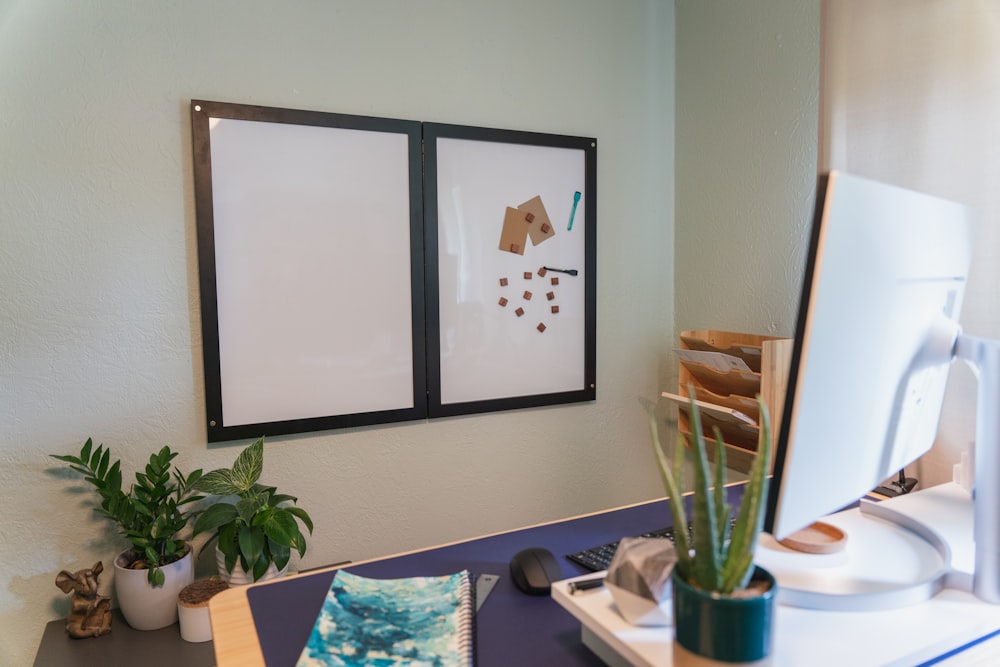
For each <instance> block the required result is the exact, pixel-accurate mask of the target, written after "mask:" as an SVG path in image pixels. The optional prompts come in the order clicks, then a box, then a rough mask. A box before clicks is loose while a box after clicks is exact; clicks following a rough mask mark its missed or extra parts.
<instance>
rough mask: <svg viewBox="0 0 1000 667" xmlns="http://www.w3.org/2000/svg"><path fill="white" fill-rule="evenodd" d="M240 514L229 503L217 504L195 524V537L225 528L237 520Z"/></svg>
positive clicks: (206, 511) (199, 517)
mask: <svg viewBox="0 0 1000 667" xmlns="http://www.w3.org/2000/svg"><path fill="white" fill-rule="evenodd" d="M238 516H239V513H238V512H237V511H236V507H235V506H234V505H230V504H229V503H216V504H214V505H211V506H210V507H209V508H208V509H206V510H205V511H204V512H202V513H201V514H200V515H199V516H198V520H197V521H195V523H194V535H199V534H201V533H205V532H208V531H211V530H215V529H216V528H218V527H220V526H223V525H225V524H227V523H229V522H230V521H233V520H234V519H236V517H238Z"/></svg>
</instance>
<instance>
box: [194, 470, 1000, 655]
mask: <svg viewBox="0 0 1000 667" xmlns="http://www.w3.org/2000/svg"><path fill="white" fill-rule="evenodd" d="M739 490H740V489H739V487H735V488H731V489H730V490H729V492H730V499H731V502H732V501H733V500H736V499H737V498H738V495H739ZM670 523H671V517H670V514H669V508H668V506H667V501H665V500H657V501H651V502H648V503H641V504H638V505H633V506H629V507H625V508H619V509H615V510H610V511H607V512H600V513H596V514H592V515H587V516H583V517H576V518H572V519H567V520H564V521H558V522H553V523H549V524H544V525H540V526H533V527H529V528H524V529H521V530H515V531H511V532H507V533H502V534H498V535H491V536H487V537H482V538H478V539H474V540H469V541H465V542H459V543H455V544H450V545H445V546H441V547H436V548H432V549H427V550H423V551H417V552H413V553H408V554H402V555H399V556H394V557H391V558H385V559H380V560H373V561H368V562H364V563H358V564H355V565H351V566H348V567H347V568H346V569H348V570H350V571H351V572H353V573H356V574H359V575H363V576H368V577H376V578H392V577H407V576H418V575H428V576H429V575H442V574H448V573H451V572H455V571H458V570H462V569H468V570H470V571H472V572H473V573H476V574H497V575H500V577H501V578H500V581H499V582H498V583H497V585H496V587H495V588H494V589H493V592H492V593H491V594H490V596H489V598H488V599H487V600H486V602H485V604H484V605H483V607H482V609H481V610H480V612H479V615H478V617H477V618H478V627H477V633H478V635H477V649H478V658H479V665H480V666H481V667H492V666H494V665H496V666H504V667H506V666H508V665H524V666H528V667H531V666H533V665H539V666H541V665H546V666H548V665H582V666H594V667H597V666H599V665H603V664H604V663H603V662H601V660H600V659H598V657H597V656H596V655H595V654H594V653H592V652H590V650H589V649H587V648H586V647H585V646H584V645H583V643H582V642H581V621H582V620H584V617H585V616H586V613H589V610H586V609H585V610H583V611H584V612H586V613H581V614H577V615H574V613H575V612H574V613H570V612H569V611H567V610H566V609H564V608H562V607H561V606H560V605H559V604H558V603H557V602H556V601H555V600H554V599H553V598H550V597H532V596H528V595H524V594H523V593H521V592H520V591H518V590H517V589H516V588H515V587H514V584H513V583H512V582H511V580H510V576H509V570H508V563H509V560H510V558H511V556H513V555H514V554H515V553H517V552H518V551H520V550H521V549H523V548H525V547H529V546H540V547H545V548H547V549H549V550H551V551H552V552H553V553H554V554H556V555H557V557H558V560H559V562H560V565H561V566H562V569H563V574H564V575H565V576H566V578H567V579H569V578H572V577H575V576H579V575H582V574H586V572H585V571H584V570H583V569H582V568H580V567H579V566H577V565H575V564H574V563H571V562H570V561H569V560H567V559H565V558H564V557H563V556H564V554H568V553H573V552H576V551H580V550H582V549H585V548H588V547H591V546H595V545H598V544H602V543H605V542H610V541H613V540H616V539H619V538H620V537H622V536H623V535H638V534H641V533H643V532H645V531H648V530H650V529H655V528H660V527H663V526H666V525H670ZM333 576H334V569H333V568H331V569H327V570H320V571H317V572H315V573H310V574H302V575H298V576H294V577H289V578H285V579H282V580H278V581H274V582H267V583H263V584H255V585H253V586H250V587H242V588H236V589H230V590H228V591H225V592H224V593H222V594H220V595H217V596H216V597H214V598H213V599H212V601H211V603H210V609H211V614H212V629H213V635H214V643H215V651H216V660H217V663H218V666H219V667H230V666H235V665H238V666H240V667H243V666H246V667H261V666H263V665H265V664H266V665H268V666H270V667H275V666H278V665H292V664H294V662H295V659H296V658H297V656H298V652H299V651H300V650H301V648H302V646H303V645H304V644H305V641H306V639H307V637H308V635H309V632H310V630H311V629H312V624H313V621H314V620H315V618H316V615H317V614H318V613H319V608H320V606H321V605H322V601H323V598H324V596H325V595H326V592H327V590H328V588H329V584H330V582H331V581H332V579H333ZM560 586H565V583H561V584H556V595H557V596H558V595H559V593H560V592H561V589H560V588H559V587H560ZM587 595H592V596H593V597H588V598H587V599H588V600H593V601H595V602H598V601H601V600H603V601H604V603H605V604H606V603H607V599H606V598H605V597H603V596H606V595H607V592H606V590H605V591H601V592H594V593H588V594H587ZM942 595H945V594H942ZM954 595H957V596H958V598H957V599H956V598H954V597H952V596H954ZM962 595H963V594H954V593H950V592H949V593H948V594H947V596H946V597H945V598H943V599H942V605H939V606H943V607H947V608H957V607H954V605H959V606H961V605H962V604H967V603H969V600H967V599H965V598H962ZM254 599H256V600H257V602H254ZM914 609H915V610H916V612H915V613H916V615H917V616H920V615H921V614H926V613H928V611H933V610H932V609H931V608H930V607H927V608H924V609H918V608H917V607H915V608H914ZM800 612H801V613H800ZM911 613H914V612H912V611H911ZM935 613H936V612H935ZM822 614H833V616H829V617H823V618H820V615H822ZM996 617H997V618H998V619H1000V608H996ZM783 618H793V620H794V624H795V628H794V631H795V632H796V633H798V632H800V631H801V630H802V629H803V628H805V629H807V630H808V629H809V628H813V627H815V626H816V625H819V626H821V627H822V629H823V632H822V633H820V634H821V635H822V636H821V637H818V638H817V641H816V642H815V646H814V647H813V648H812V653H811V660H810V661H809V664H812V665H820V664H837V665H838V666H839V665H842V664H845V663H843V662H833V663H825V662H824V656H825V654H824V651H825V650H827V648H828V647H830V646H831V645H837V646H839V645H843V644H845V643H850V642H852V641H854V637H853V636H852V634H851V633H852V632H855V631H856V630H857V628H858V627H859V626H858V625H857V623H856V621H857V615H856V614H854V613H846V612H807V611H805V610H794V609H791V608H782V609H781V613H780V614H779V620H778V622H779V624H782V623H783V622H784V621H783V620H782V619H783ZM871 620H872V621H873V623H872V624H869V625H867V626H864V623H862V626H864V627H866V628H867V634H868V635H870V636H874V637H876V638H877V637H878V635H879V628H878V627H877V624H875V623H874V622H877V621H878V620H879V619H877V618H874V617H873V618H872V619H871ZM257 627H262V628H265V629H264V631H263V632H262V633H261V634H258V630H257ZM997 628H1000V620H997V622H996V623H994V624H993V625H991V626H990V628H989V629H985V628H980V627H976V628H970V630H971V634H969V637H968V638H966V639H964V640H963V642H959V643H957V644H956V643H950V644H949V645H939V646H936V647H934V649H935V652H934V653H933V655H931V656H929V657H930V658H932V659H933V660H935V662H933V663H927V664H940V665H942V667H951V665H952V664H955V665H958V664H973V663H969V662H967V661H965V660H964V659H963V658H962V656H957V657H956V658H952V659H950V660H946V659H944V658H941V657H940V656H942V655H944V654H945V653H947V652H948V651H950V650H952V649H954V648H957V647H960V646H962V644H963V643H964V642H970V641H972V640H973V639H974V637H982V636H984V635H986V634H988V632H989V630H991V629H997ZM660 632H661V634H662V633H667V637H668V639H667V643H668V644H669V633H670V632H671V631H670V630H669V629H666V630H662V631H660ZM776 632H777V633H778V636H781V635H782V629H781V628H780V627H779V628H777V629H776ZM583 634H584V635H586V634H587V633H586V632H583ZM661 639H662V636H661ZM996 643H997V641H996V640H995V641H993V642H991V646H990V647H989V648H988V651H989V652H990V653H992V655H993V657H994V662H983V663H975V664H983V665H986V664H995V656H996V655H997V653H996V651H998V650H1000V649H998V647H997V646H996ZM776 653H777V651H776ZM906 654H907V651H900V652H899V653H896V654H894V655H906ZM909 654H911V655H912V654H913V651H909ZM265 656H266V662H265ZM668 664H669V663H668ZM777 664H781V663H780V662H779V663H777ZM850 664H851V665H852V667H862V666H863V665H869V664H885V661H884V660H882V659H879V660H878V661H875V662H872V661H867V662H866V661H865V660H860V661H854V662H851V663H850ZM897 664H898V665H899V666H900V667H903V666H912V665H915V664H920V663H918V662H913V661H909V662H907V661H906V660H904V661H903V662H900V663H897Z"/></svg>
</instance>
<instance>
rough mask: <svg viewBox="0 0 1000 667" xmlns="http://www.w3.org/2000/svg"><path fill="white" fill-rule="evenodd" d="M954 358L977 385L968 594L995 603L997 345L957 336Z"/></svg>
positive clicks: (999, 454) (998, 591) (999, 419)
mask: <svg viewBox="0 0 1000 667" xmlns="http://www.w3.org/2000/svg"><path fill="white" fill-rule="evenodd" d="M955 358H956V359H962V360H964V361H966V362H967V363H968V364H969V366H971V367H972V370H973V372H974V373H975V375H976V378H977V379H978V381H979V391H978V400H977V402H976V444H975V453H974V455H973V456H974V461H973V465H974V467H975V486H974V487H973V494H974V499H975V503H974V504H975V520H974V539H975V543H976V569H975V575H974V578H973V584H972V587H973V593H975V594H976V596H977V597H979V598H980V599H982V600H986V601H987V602H992V603H994V604H998V603H1000V341H994V340H984V339H981V338H974V337H972V336H967V335H965V334H961V335H959V336H958V340H957V342H956V345H955Z"/></svg>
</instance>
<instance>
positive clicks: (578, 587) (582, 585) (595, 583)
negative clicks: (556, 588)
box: [569, 577, 604, 595]
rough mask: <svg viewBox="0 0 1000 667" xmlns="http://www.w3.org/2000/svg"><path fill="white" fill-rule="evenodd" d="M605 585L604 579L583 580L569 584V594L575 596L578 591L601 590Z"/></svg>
mask: <svg viewBox="0 0 1000 667" xmlns="http://www.w3.org/2000/svg"><path fill="white" fill-rule="evenodd" d="M603 585H604V577H599V578H597V579H583V580H581V581H571V582H569V594H570V595H573V594H575V593H576V592H577V591H589V590H590V589H591V588H600V587H601V586H603Z"/></svg>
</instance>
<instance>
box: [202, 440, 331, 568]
mask: <svg viewBox="0 0 1000 667" xmlns="http://www.w3.org/2000/svg"><path fill="white" fill-rule="evenodd" d="M263 469H264V438H260V439H258V440H257V441H256V442H254V443H253V444H251V445H249V446H248V447H246V448H245V449H244V450H243V451H242V452H240V454H239V456H237V457H236V461H235V462H234V463H233V467H232V468H228V469H227V468H220V469H218V470H213V471H211V472H209V473H206V474H205V475H204V476H203V477H202V478H201V480H200V481H199V482H198V485H197V488H198V490H200V491H203V492H205V493H209V494H211V495H214V496H219V497H220V498H219V499H218V500H217V502H216V503H214V504H213V505H211V506H210V507H208V509H206V510H205V511H204V512H203V513H202V514H201V515H200V516H199V517H198V520H197V521H196V522H195V525H194V534H195V535H198V534H200V533H204V532H209V531H215V532H214V534H213V535H212V537H213V538H218V540H219V541H218V548H219V550H220V551H221V552H222V553H223V555H224V556H225V559H226V570H227V571H228V572H230V573H232V571H233V569H234V568H235V567H236V562H237V560H238V561H239V563H240V566H241V567H242V568H243V570H244V571H246V572H249V573H251V574H252V575H253V580H254V581H258V580H259V579H260V578H261V577H262V576H264V573H265V572H266V571H267V568H268V567H269V566H270V564H271V563H274V565H275V567H277V568H278V569H279V570H281V569H283V568H284V567H285V566H286V565H287V564H288V561H289V559H290V558H291V550H292V549H295V550H296V551H298V552H299V555H300V556H303V555H305V553H306V539H305V536H304V535H303V534H302V531H301V529H300V528H299V523H298V522H299V521H301V522H302V524H303V525H305V527H306V528H307V529H308V530H309V533H310V534H312V530H313V523H312V519H310V518H309V515H308V514H307V513H306V511H305V510H304V509H302V508H300V507H294V506H292V505H289V503H297V502H298V498H296V497H295V496H289V495H286V494H281V493H278V492H277V489H276V488H275V487H273V486H263V485H261V484H258V483H257V480H258V479H259V478H260V475H261V472H263Z"/></svg>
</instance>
